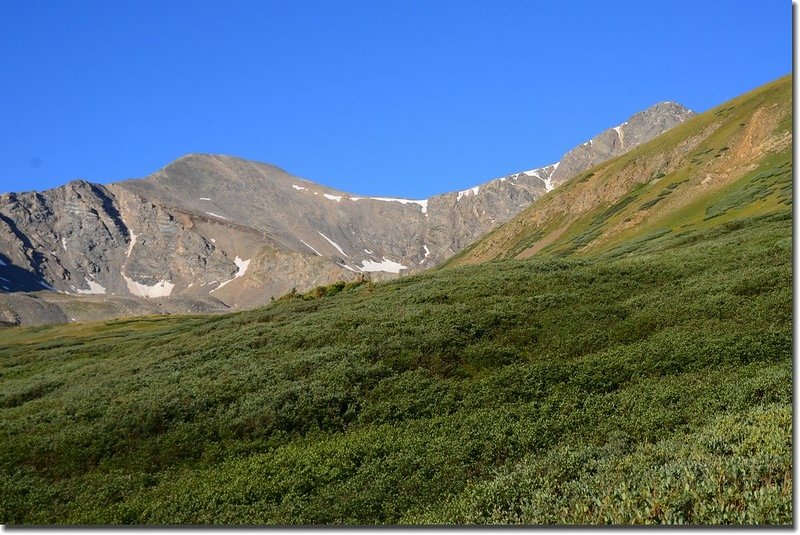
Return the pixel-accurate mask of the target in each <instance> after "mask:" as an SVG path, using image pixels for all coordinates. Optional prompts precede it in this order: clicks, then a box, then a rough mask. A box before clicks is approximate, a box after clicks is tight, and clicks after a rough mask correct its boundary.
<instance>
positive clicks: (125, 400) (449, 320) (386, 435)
mask: <svg viewBox="0 0 800 535" xmlns="http://www.w3.org/2000/svg"><path fill="white" fill-rule="evenodd" d="M775 176H778V175H775ZM781 176H782V175H781ZM765 178H768V179H769V180H773V177H765ZM770 185H771V184H770ZM726 202H727V201H726ZM791 247H792V244H791V215H790V213H789V211H788V210H784V211H782V212H779V213H777V214H773V215H770V216H761V217H753V218H749V219H744V220H739V221H734V222H728V223H726V224H724V225H719V226H718V227H714V228H709V229H703V230H692V231H687V232H682V233H681V232H663V233H655V234H652V235H650V236H647V237H643V238H642V239H641V240H639V241H636V242H631V243H628V244H627V245H626V246H625V247H624V248H618V249H616V250H613V251H610V252H608V253H607V254H606V255H604V256H600V257H593V258H582V259H570V258H535V259H532V260H529V261H501V262H494V263H489V264H484V265H480V266H472V267H464V268H459V269H453V270H441V271H437V272H433V273H427V274H424V275H420V276H415V277H407V278H402V279H399V280H396V281H393V282H389V283H384V284H376V285H373V284H371V283H362V284H352V285H347V286H345V285H334V286H330V287H325V288H322V289H318V290H314V291H312V292H308V293H306V294H304V295H289V296H286V297H285V298H284V299H281V300H279V301H278V302H276V303H275V304H273V305H272V306H270V307H267V308H262V309H258V310H253V311H249V312H244V313H239V314H233V315H228V316H219V317H183V318H178V317H158V318H145V319H135V320H125V321H116V322H109V323H103V324H86V325H69V326H61V327H47V328H35V329H7V330H4V331H0V365H1V366H2V367H0V385H1V388H0V415H1V416H0V471H1V472H2V474H1V475H2V477H0V522H3V523H12V524H13V523H40V524H51V523H79V524H84V523H157V524H166V523H204V524H205V523H238V524H261V523H303V524H319V523H351V524H361V523H401V522H409V523H438V522H445V523H452V522H478V523H482V522H523V523H576V524H581V523H596V522H623V523H630V522H635V523H646V522H675V523H731V522H733V523H781V524H789V523H791V521H792V516H791V513H792V511H791V499H792V495H791V483H792V480H791V446H792V444H791V402H792V400H791V396H792V334H791V322H792V250H791Z"/></svg>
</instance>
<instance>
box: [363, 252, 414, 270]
mask: <svg viewBox="0 0 800 535" xmlns="http://www.w3.org/2000/svg"><path fill="white" fill-rule="evenodd" d="M401 269H407V268H406V266H404V265H402V264H400V263H398V262H393V261H391V260H389V259H388V258H386V257H385V256H384V257H383V262H373V261H372V260H362V261H361V271H385V272H386V273H400V270H401Z"/></svg>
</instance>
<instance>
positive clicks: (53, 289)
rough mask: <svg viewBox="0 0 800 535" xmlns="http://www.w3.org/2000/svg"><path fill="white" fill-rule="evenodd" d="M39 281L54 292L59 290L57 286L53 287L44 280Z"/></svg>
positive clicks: (43, 286)
mask: <svg viewBox="0 0 800 535" xmlns="http://www.w3.org/2000/svg"><path fill="white" fill-rule="evenodd" d="M37 282H38V283H39V284H40V285H41V286H42V288H47V289H48V290H50V291H53V292H57V291H58V290H56V289H55V288H53V287H52V286H51V285H49V284H48V283H46V282H45V281H43V280H42V281H37Z"/></svg>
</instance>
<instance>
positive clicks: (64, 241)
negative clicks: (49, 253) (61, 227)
mask: <svg viewBox="0 0 800 535" xmlns="http://www.w3.org/2000/svg"><path fill="white" fill-rule="evenodd" d="M61 247H62V248H63V249H64V250H65V251H66V250H67V239H66V238H65V237H63V236H62V237H61Z"/></svg>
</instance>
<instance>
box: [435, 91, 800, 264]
mask: <svg viewBox="0 0 800 535" xmlns="http://www.w3.org/2000/svg"><path fill="white" fill-rule="evenodd" d="M791 195H792V85H791V77H790V76H786V77H783V78H781V79H779V80H776V81H774V82H772V83H769V84H766V85H764V86H763V87H760V88H758V89H756V90H754V91H751V92H749V93H747V94H745V95H742V96H740V97H737V98H735V99H733V100H731V101H729V102H726V103H725V104H722V105H720V106H718V107H717V108H714V109H712V110H709V111H708V112H706V113H703V114H700V115H698V116H695V117H693V118H691V119H689V120H687V121H686V122H685V123H683V124H681V125H678V126H676V127H675V128H673V129H671V130H669V131H667V132H666V133H664V134H663V135H661V136H659V137H657V138H655V139H653V140H652V141H650V142H648V143H645V144H643V145H640V146H639V147H637V148H635V149H633V150H631V151H630V152H629V153H627V154H625V155H623V156H621V157H619V158H615V159H613V160H610V161H608V162H605V163H602V164H599V165H597V166H595V167H593V168H592V169H589V170H587V171H586V172H584V173H582V174H580V175H578V176H576V177H575V178H573V179H572V180H570V181H569V182H567V183H565V184H564V185H562V186H560V187H558V188H556V189H555V190H553V191H552V192H550V193H549V194H548V195H546V196H544V197H542V198H541V199H539V200H537V202H535V203H533V204H532V205H531V206H530V207H528V208H527V209H526V210H524V211H523V212H522V213H521V214H519V215H518V216H517V217H515V218H514V219H512V220H511V221H510V222H509V223H507V224H505V225H503V226H501V227H499V228H497V229H495V230H494V231H493V232H491V233H489V234H488V235H487V236H486V237H484V238H483V239H482V240H480V241H478V242H477V243H475V244H473V245H472V246H470V247H468V248H467V249H465V250H464V251H462V252H461V253H459V254H458V255H456V256H455V257H453V258H452V259H451V260H450V261H449V262H447V264H446V266H450V267H452V266H457V265H465V264H474V263H479V262H484V261H487V260H495V259H501V258H526V257H527V256H530V255H531V254H534V253H536V254H551V255H594V254H597V253H599V252H603V251H607V250H609V249H612V248H615V247H625V246H626V245H627V244H628V243H629V242H636V241H639V240H641V239H642V238H643V237H652V236H653V235H660V236H663V235H665V234H669V233H673V232H681V231H685V230H687V229H690V228H692V229H703V228H710V227H714V226H717V225H719V224H720V223H723V222H725V221H730V220H734V219H741V218H742V217H747V216H748V215H753V214H761V213H768V212H771V211H776V210H781V209H783V208H785V207H786V206H787V205H788V204H789V203H791Z"/></svg>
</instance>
